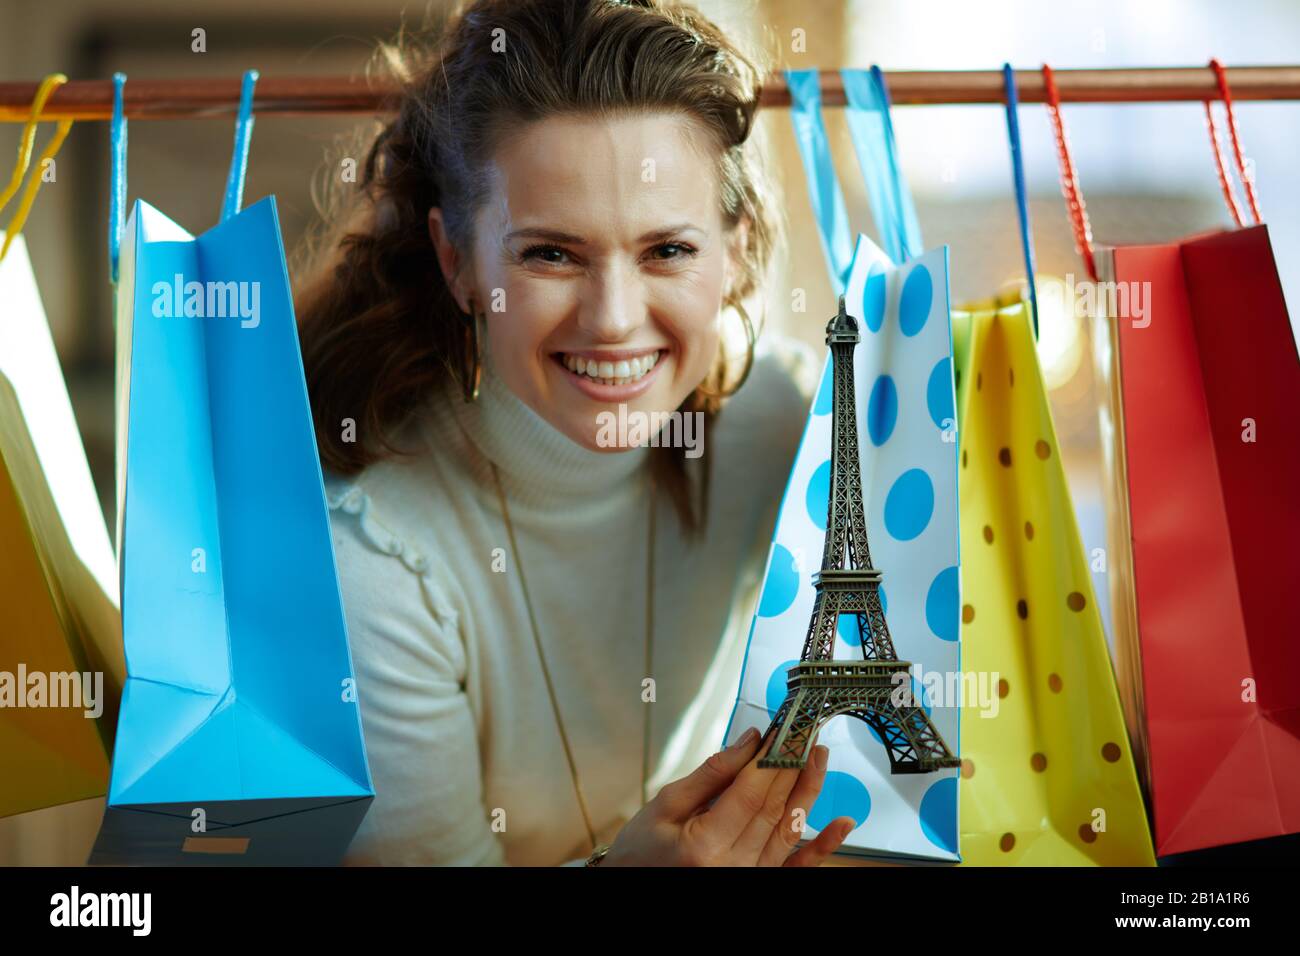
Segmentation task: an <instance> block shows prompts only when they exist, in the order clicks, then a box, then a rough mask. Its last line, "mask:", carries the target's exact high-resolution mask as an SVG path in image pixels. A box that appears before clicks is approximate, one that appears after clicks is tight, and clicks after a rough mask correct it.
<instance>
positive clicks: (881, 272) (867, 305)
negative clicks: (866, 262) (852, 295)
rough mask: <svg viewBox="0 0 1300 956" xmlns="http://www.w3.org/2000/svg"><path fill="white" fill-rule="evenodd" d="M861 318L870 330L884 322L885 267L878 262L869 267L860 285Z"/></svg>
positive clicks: (876, 330)
mask: <svg viewBox="0 0 1300 956" xmlns="http://www.w3.org/2000/svg"><path fill="white" fill-rule="evenodd" d="M862 320H863V321H864V322H866V324H867V328H868V329H870V330H871V331H872V332H879V331H880V327H881V326H882V325H884V323H885V269H884V267H883V266H882V265H880V263H876V264H875V265H873V266H872V267H871V272H869V273H868V274H867V281H866V284H865V285H864V286H863V287H862Z"/></svg>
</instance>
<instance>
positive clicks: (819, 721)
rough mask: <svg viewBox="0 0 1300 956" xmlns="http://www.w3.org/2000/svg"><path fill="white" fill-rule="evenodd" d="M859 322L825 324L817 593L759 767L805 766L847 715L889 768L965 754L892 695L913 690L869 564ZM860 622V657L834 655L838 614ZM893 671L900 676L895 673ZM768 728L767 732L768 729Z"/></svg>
mask: <svg viewBox="0 0 1300 956" xmlns="http://www.w3.org/2000/svg"><path fill="white" fill-rule="evenodd" d="M858 341H859V335H858V323H857V320H856V319H854V318H853V316H851V315H849V314H847V312H845V309H844V296H842V295H841V296H840V300H839V313H838V314H837V315H836V316H835V317H834V318H832V319H831V320H830V322H829V323H828V324H827V326H826V344H827V345H829V346H830V351H831V366H832V376H833V378H832V386H833V391H832V396H833V397H832V411H831V416H832V421H831V480H830V495H829V500H828V501H827V506H826V541H825V546H824V548H823V550H822V566H821V570H820V571H818V572H817V573H816V574H814V575H813V586H814V587H815V588H816V589H817V597H816V599H815V601H814V603H813V612H812V620H811V621H809V624H808V634H807V637H805V639H804V644H803V653H802V655H801V656H800V658H799V663H798V664H796V665H795V666H794V667H792V668H790V670H789V672H788V677H787V685H786V688H787V689H786V698H785V701H784V702H783V703H782V704H781V709H780V710H779V711H777V714H776V717H775V718H774V719H773V721H772V724H771V725H770V726H769V727H768V729H767V733H768V734H770V733H772V731H773V730H775V731H776V739H775V740H774V741H773V743H772V746H771V748H770V750H769V751H768V753H767V755H766V756H764V757H762V758H760V759H759V761H758V765H759V766H760V767H802V766H803V765H804V764H805V763H806V762H807V760H808V754H809V752H810V751H811V750H812V747H813V743H814V740H815V739H816V736H817V731H818V730H820V729H821V728H822V726H824V725H825V724H826V723H827V722H828V721H829V720H830V719H831V718H832V717H836V716H838V715H840V714H847V715H849V716H852V717H856V718H858V719H859V720H861V721H863V722H864V723H866V724H867V725H868V726H869V727H871V728H872V729H874V730H875V732H876V733H877V734H878V735H879V737H880V739H881V740H882V741H883V742H884V746H885V750H886V753H887V754H888V755H889V769H890V772H891V773H929V772H931V771H934V770H941V769H943V768H946V767H956V766H958V765H959V764H960V763H961V761H960V760H959V759H958V758H957V757H956V756H955V755H954V754H953V753H952V751H950V750H949V749H948V745H947V744H945V743H944V741H943V738H942V737H941V736H939V732H938V731H937V730H936V729H935V727H934V725H933V724H932V723H931V721H930V717H929V715H928V714H926V713H925V711H924V710H922V709H921V708H920V707H918V706H916V704H915V703H914V702H912V701H910V699H909V700H908V702H907V703H904V704H896V703H895V697H896V695H895V690H896V689H897V688H898V687H899V685H900V681H902V682H905V686H906V688H907V691H908V695H909V697H910V692H911V681H912V677H911V668H912V665H911V662H909V661H900V660H899V659H898V655H897V653H896V652H895V651H894V642H893V640H892V639H891V638H890V636H889V625H888V623H887V622H886V621H885V611H884V608H883V607H882V606H881V603H880V581H881V576H882V575H881V572H880V571H878V570H877V569H876V568H874V567H873V566H872V564H871V551H870V549H869V548H868V546H867V522H866V517H865V509H864V507H863V503H862V471H861V460H860V458H859V457H858V420H857V399H856V393H855V390H854V384H853V350H854V348H856V347H857V344H858ZM845 614H848V615H852V616H853V617H854V619H855V620H856V623H857V636H858V643H859V645H860V646H861V648H862V660H861V661H856V660H853V661H848V660H845V661H837V660H835V659H834V657H835V632H836V626H837V625H838V624H839V619H840V616H841V615H845ZM896 675H902V676H898V677H896ZM765 736H766V735H765Z"/></svg>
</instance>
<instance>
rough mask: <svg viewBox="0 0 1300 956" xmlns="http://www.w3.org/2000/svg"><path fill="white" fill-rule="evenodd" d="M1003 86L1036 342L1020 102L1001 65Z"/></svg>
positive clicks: (1006, 69) (1035, 302) (1011, 73)
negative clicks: (1005, 95)
mask: <svg viewBox="0 0 1300 956" xmlns="http://www.w3.org/2000/svg"><path fill="white" fill-rule="evenodd" d="M1002 82H1003V85H1004V86H1005V87H1006V92H1007V139H1008V140H1009V141H1010V143H1011V178H1012V180H1013V182H1014V183H1015V187H1016V212H1017V213H1018V214H1019V216H1020V246H1021V249H1022V251H1023V252H1024V255H1025V278H1026V281H1027V282H1028V283H1029V309H1030V312H1031V313H1032V314H1033V318H1034V338H1035V339H1037V338H1038V290H1037V289H1036V288H1035V287H1034V239H1033V236H1032V234H1031V233H1030V231H1029V202H1028V200H1027V199H1026V197H1025V164H1024V157H1023V156H1022V155H1021V150H1020V117H1019V114H1018V113H1017V108H1018V107H1019V105H1020V100H1019V97H1018V95H1017V92H1016V73H1015V71H1014V70H1013V69H1011V64H1010V63H1004V64H1002Z"/></svg>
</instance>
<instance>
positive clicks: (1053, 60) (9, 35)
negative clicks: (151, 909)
mask: <svg viewBox="0 0 1300 956" xmlns="http://www.w3.org/2000/svg"><path fill="white" fill-rule="evenodd" d="M697 5H698V6H699V7H701V8H702V9H703V10H705V11H706V12H707V13H709V14H710V15H711V16H713V17H715V18H716V19H717V20H719V21H720V22H721V23H723V24H724V25H725V26H726V27H728V28H729V29H730V30H732V31H735V32H736V33H738V34H743V35H748V36H750V37H751V38H752V39H753V40H754V41H756V42H758V43H761V44H762V45H763V46H764V47H765V48H766V49H768V50H770V51H772V53H773V54H774V55H775V56H776V57H778V63H777V66H778V68H792V69H806V68H814V67H815V68H820V69H838V68H842V67H868V66H870V65H872V64H873V63H874V64H878V65H879V66H881V67H882V68H883V69H884V70H886V71H889V70H958V69H995V68H999V67H1000V66H1001V64H1002V63H1003V62H1004V61H1010V62H1011V63H1012V65H1013V66H1015V67H1016V68H1018V69H1026V70H1032V69H1037V68H1039V67H1040V66H1041V65H1042V64H1043V63H1044V62H1046V63H1049V64H1051V65H1052V66H1053V67H1055V68H1058V69H1069V68H1086V67H1123V66H1131V67H1143V66H1198V65H1201V64H1204V63H1205V62H1206V61H1207V60H1208V59H1209V58H1210V57H1212V56H1217V57H1218V58H1219V59H1221V60H1222V61H1223V62H1224V64H1225V65H1226V66H1228V67H1229V68H1231V67H1234V66H1246V65H1284V64H1288V63H1294V62H1296V61H1297V59H1300V4H1298V3H1296V2H1294V0H1236V2H1234V3H1230V4H1225V3H1222V2H1216V0H1178V2H1174V0H1143V2H1141V3H1133V2H1128V0H1087V2H1082V0H1067V2H1057V3H1051V4H1045V3H1041V2H1033V0H984V2H983V3H980V4H971V3H965V2H957V0H801V2H799V3H797V4H796V3H790V2H782V0H699V2H698V4H697ZM440 6H442V4H440V3H439V2H436V0H435V2H433V3H429V4H427V5H426V4H425V3H422V2H401V0H367V2H366V3H364V4H360V3H356V2H354V0H197V2H184V3H172V4H167V5H166V6H162V5H159V4H156V3H153V2H150V0H111V2H110V0H60V2H58V3H52V2H50V0H0V81H27V82H32V81H36V80H38V79H40V78H41V77H42V76H44V75H45V74H47V73H50V72H55V71H60V72H63V73H66V74H67V75H68V76H69V78H71V79H106V78H108V77H110V76H111V74H112V73H113V72H114V71H116V70H121V71H123V72H125V73H127V74H128V76H129V77H131V78H138V79H142V78H166V77H198V76H223V77H231V76H236V75H238V74H239V73H240V72H242V71H243V70H245V69H247V68H250V67H256V68H257V69H259V70H260V71H261V73H262V75H263V76H264V77H267V76H273V75H279V76H283V75H336V74H359V73H360V72H361V71H362V70H363V69H364V67H365V65H366V62H367V60H368V59H369V57H370V55H371V53H372V51H373V49H374V45H375V43H376V41H377V40H380V39H387V38H391V37H392V36H393V35H394V34H395V33H396V32H397V30H398V28H399V27H400V26H401V25H402V24H403V23H406V24H407V25H408V26H418V25H420V23H421V22H422V21H423V20H424V19H425V17H426V16H427V15H428V14H429V12H430V11H432V12H433V13H434V14H435V15H436V12H437V10H438V8H439V7H440ZM197 27H202V28H203V29H204V30H205V31H206V34H207V51H206V52H204V53H194V52H191V31H192V30H194V29H195V28H197ZM796 28H801V29H802V30H803V31H804V34H805V36H806V50H805V51H804V52H793V51H792V50H791V43H790V37H791V32H792V31H793V30H795V29H796ZM128 83H129V80H128ZM1236 112H1237V117H1238V123H1239V127H1240V132H1241V137H1242V143H1243V145H1244V147H1245V151H1246V154H1247V156H1249V157H1250V158H1251V159H1253V160H1254V164H1255V168H1256V178H1257V182H1258V187H1259V195H1260V203H1261V207H1262V210H1263V213H1264V216H1265V219H1266V221H1267V222H1268V224H1269V227H1270V234H1271V237H1272V241H1273V247H1274V253H1275V256H1276V259H1277V263H1278V268H1279V271H1280V273H1281V278H1282V284H1283V287H1284V290H1285V293H1286V296H1287V300H1288V302H1289V303H1290V305H1291V310H1290V311H1291V316H1292V324H1293V329H1295V328H1297V327H1298V326H1300V320H1297V316H1296V310H1295V305H1296V303H1297V301H1300V300H1298V298H1297V297H1298V296H1300V178H1298V177H1296V175H1295V153H1296V144H1297V133H1298V132H1300V103H1294V102H1281V103H1253V102H1252V103H1239V104H1238V105H1237V107H1236ZM1063 113H1064V116H1065V120H1066V123H1067V125H1068V128H1069V133H1070V142H1071V145H1072V147H1073V151H1074V158H1075V162H1076V165H1077V167H1078V171H1079V177H1080V181H1081V185H1082V188H1083V192H1084V195H1085V197H1086V200H1087V205H1088V211H1089V213H1090V214H1091V218H1092V225H1093V232H1094V235H1095V237H1096V239H1097V241H1098V242H1099V243H1105V242H1107V241H1108V240H1111V241H1116V242H1121V241H1122V242H1143V241H1161V240H1169V239H1173V238H1176V237H1179V236H1182V235H1185V234H1188V233H1192V232H1196V231H1200V230H1207V229H1212V228H1217V227H1223V226H1227V225H1229V224H1230V220H1229V218H1228V215H1227V211H1226V209H1225V206H1224V202H1223V198H1222V195H1221V193H1220V190H1219V185H1218V181H1217V178H1216V173H1215V168H1214V164H1213V160H1212V154H1211V151H1210V146H1209V139H1208V136H1207V133H1206V128H1205V120H1204V112H1203V109H1202V107H1201V105H1200V104H1199V103H1177V104H1155V105H1147V104H1121V105H1114V106H1108V105H1092V104H1079V105H1067V106H1066V107H1064V109H1063ZM826 119H827V126H828V130H829V133H830V135H831V137H832V149H833V151H834V153H835V156H836V161H837V166H838V168H839V172H840V179H841V183H842V185H843V187H844V189H845V192H846V199H847V201H848V207H849V213H850V222H851V224H852V226H853V228H854V229H855V230H856V231H861V232H865V233H867V234H868V235H870V236H873V238H874V237H875V229H874V225H873V223H872V220H871V217H870V211H869V209H868V207H867V204H866V199H865V195H864V190H863V186H862V181H861V177H860V175H859V172H858V168H857V164H856V160H855V158H854V155H853V148H852V145H851V142H850V140H849V136H848V132H847V128H846V125H845V123H844V121H843V118H842V111H840V110H838V109H836V108H828V109H827V110H826ZM1020 122H1021V136H1022V139H1023V143H1024V152H1025V163H1026V175H1027V178H1028V185H1029V192H1030V196H1031V201H1030V214H1031V218H1032V223H1033V232H1034V242H1035V246H1036V251H1037V259H1038V270H1039V276H1040V281H1051V280H1052V278H1053V277H1056V278H1060V277H1064V276H1065V275H1067V274H1073V275H1074V276H1075V277H1076V278H1079V279H1082V277H1083V276H1084V270H1083V267H1082V264H1081V262H1080V261H1079V259H1078V256H1077V255H1076V253H1075V251H1074V248H1073V240H1072V234H1071V230H1070V226H1069V223H1068V221H1067V218H1066V211H1065V206H1064V202H1063V200H1062V198H1061V194H1060V187H1059V185H1058V176H1057V160H1056V152H1055V145H1054V141H1053V139H1052V134H1051V128H1050V124H1049V121H1048V118H1047V113H1046V111H1045V110H1044V108H1043V107H1042V106H1040V105H1028V106H1023V107H1022V108H1021V110H1020ZM760 123H761V135H763V136H764V137H765V138H766V141H767V143H768V146H769V149H770V165H771V168H772V171H773V175H774V178H775V179H776V180H777V181H778V183H779V185H780V186H781V188H782V189H783V191H784V193H785V213H786V216H787V218H788V221H789V236H788V243H787V245H786V247H785V248H784V249H782V250H780V252H779V258H780V261H779V264H778V270H777V272H776V274H775V277H774V281H773V282H772V284H771V285H770V287H769V289H768V290H767V294H766V297H767V301H766V303H764V304H759V305H758V308H759V309H760V311H761V309H762V308H763V306H764V305H765V306H766V313H767V316H768V327H769V328H772V329H776V330H779V331H782V332H786V333H789V334H793V335H797V336H800V337H802V338H804V339H805V340H807V341H808V342H810V343H812V344H813V345H815V346H816V347H817V348H818V349H819V350H820V349H824V344H823V342H822V335H823V330H824V327H825V322H826V319H827V318H828V317H829V316H830V315H831V314H832V313H833V312H834V310H835V309H834V305H835V304H834V298H833V295H832V292H831V289H830V286H829V283H828V280H827V278H826V267H825V264H824V261H823V258H822V252H821V247H820V243H819V239H818V236H817V231H816V227H815V224H814V220H813V216H812V211H811V209H810V207H809V203H808V194H807V188H806V184H805V179H804V173H803V167H802V165H801V162H800V159H799V154H798V150H797V147H796V145H795V141H794V137H793V135H792V133H791V129H790V119H789V113H788V111H787V110H784V109H773V110H769V111H766V112H765V113H763V114H762V116H761V120H760ZM373 125H374V118H372V117H357V116H334V117H330V116H315V117H306V118H285V117H265V118H262V119H259V120H258V121H257V123H256V126H255V129H254V132H253V137H252V150H251V157H250V163H249V170H248V180H247V186H246V190H245V200H246V202H252V201H254V200H256V199H259V198H261V197H262V196H264V195H267V194H275V195H276V197H277V203H278V208H279V213H280V219H281V225H282V227H283V231H284V240H285V245H286V248H287V249H289V250H292V249H293V248H294V247H295V245H296V244H297V243H298V241H299V240H300V238H301V237H302V235H303V233H304V231H305V230H306V229H307V228H309V227H310V225H311V224H312V222H313V219H314V216H315V210H314V208H313V203H312V198H311V188H310V184H311V182H312V180H313V178H314V177H315V176H317V175H318V174H319V173H320V172H321V169H322V164H323V163H324V160H325V154H326V150H327V148H329V147H330V146H331V144H333V143H334V142H335V141H336V140H337V139H338V138H339V137H340V136H344V135H346V134H349V133H352V132H354V131H356V130H357V129H358V128H370V127H373ZM894 126H895V131H896V135H897V139H898V144H899V150H900V153H901V156H902V160H903V164H904V172H905V175H906V177H907V178H908V180H909V181H910V184H911V186H912V189H913V191H914V193H915V195H916V200H917V205H918V215H919V218H920V223H921V229H922V234H923V236H924V238H925V241H926V245H927V246H935V245H940V244H947V245H948V246H949V247H950V261H951V265H952V296H953V302H954V304H960V303H962V302H964V301H967V300H969V299H973V298H984V297H986V296H988V295H989V294H991V293H992V292H994V291H995V290H996V289H997V288H998V287H999V286H1001V285H1002V284H1003V283H1005V282H1007V281H1009V280H1015V279H1017V278H1019V277H1021V276H1022V275H1023V271H1024V270H1023V263H1022V259H1021V251H1020V245H1019V239H1018V234H1017V226H1016V218H1015V204H1014V196H1013V193H1012V188H1011V172H1010V160H1009V156H1008V151H1007V141H1006V127H1005V121H1004V116H1003V109H1002V107H1001V106H997V105H989V106H920V107H910V106H909V107H898V108H897V109H895V111H894ZM19 129H20V127H19V125H18V124H7V123H6V124H0V157H11V156H13V155H14V152H15V150H16V147H17V143H18V133H19ZM50 129H52V125H50V124H47V125H46V126H44V127H43V132H42V133H41V135H40V137H39V138H38V147H37V148H38V149H39V148H40V144H42V143H43V142H44V141H45V137H47V136H48V135H49V130H50ZM232 131H233V123H232V122H231V121H230V120H229V119H223V120H167V121H133V122H132V123H131V125H130V153H129V167H128V201H129V202H130V201H134V199H136V198H137V197H141V198H147V199H148V200H149V202H151V203H152V204H154V205H156V206H157V207H158V208H160V209H162V210H164V211H166V212H167V214H168V215H169V216H171V217H172V218H173V219H175V220H176V221H177V222H179V223H180V224H182V225H183V226H185V227H186V228H187V229H189V230H190V231H192V232H195V233H197V232H201V231H203V230H204V229H206V228H208V227H209V226H211V225H212V224H214V223H215V222H216V220H217V216H218V212H219V207H220V204H221V196H222V191H223V188H224V183H225V176H226V170H227V165H228V163H229V159H230V149H231V141H232ZM358 158H359V156H358ZM6 168H8V167H6ZM108 175H109V159H108V124H107V123H103V122H84V123H78V124H76V125H74V127H73V130H72V132H71V134H70V136H69V138H68V140H67V142H66V143H65V145H64V147H63V149H62V151H61V152H60V154H59V156H58V166H57V180H56V181H54V182H51V183H48V184H46V185H45V186H44V187H43V189H42V191H41V194H40V196H39V198H38V200H37V203H36V206H35V208H34V210H33V212H32V215H31V218H30V220H29V221H28V223H27V226H26V228H25V229H24V235H25V237H26V240H27V244H28V247H29V250H30V254H31V259H32V262H33V267H34V270H35V273H36V278H37V282H38V285H39V287H40V291H41V295H42V298H43V300H44V303H45V308H46V312H47V314H48V316H49V320H50V323H51V325H52V327H53V329H54V333H55V338H56V342H57V345H58V348H59V352H60V356H61V359H62V361H63V365H64V372H65V375H66V377H67V380H68V386H69V389H70V391H71V394H72V399H73V404H74V406H75V409H76V414H77V418H78V423H79V425H80V428H81V432H82V437H83V440H84V443H85V446H86V451H87V455H88V457H89V459H90V462H91V466H92V469H93V471H94V475H95V480H96V485H97V488H98V490H99V493H100V498H101V502H102V503H103V505H104V508H105V515H106V518H107V520H108V523H109V526H110V528H111V527H112V525H113V514H112V507H113V506H112V499H113V467H112V458H113V420H112V416H113V356H112V341H113V320H112V303H111V297H110V286H109V283H108V276H107V266H106V239H105V235H106V223H107V211H108ZM795 288H802V289H805V290H806V294H807V297H808V311H807V312H806V313H803V314H791V313H790V309H789V305H790V302H791V291H792V290H793V289H795ZM1040 295H1041V292H1040ZM1044 298H1050V297H1044ZM3 308H4V303H0V317H2V315H3ZM751 314H756V313H751ZM1087 336H1088V330H1087V328H1086V327H1085V324H1084V323H1083V322H1081V321H1080V320H1076V319H1074V318H1073V316H1072V315H1067V314H1065V312H1064V311H1061V310H1057V311H1056V312H1055V313H1053V311H1052V310H1051V309H1047V308H1045V309H1044V311H1043V313H1042V335H1041V340H1040V355H1041V357H1042V361H1043V364H1044V368H1045V371H1046V373H1047V376H1048V380H1049V384H1050V386H1051V400H1052V404H1053V411H1054V414H1055V419H1056V427H1057V432H1058V436H1059V440H1060V445H1061V449H1062V458H1063V460H1064V462H1065V465H1066V468H1067V473H1068V476H1069V480H1070V483H1071V490H1072V493H1073V496H1074V503H1075V507H1076V510H1077V512H1078V517H1079V522H1080V529H1081V531H1082V534H1083V538H1084V545H1085V548H1087V549H1088V550H1089V551H1091V550H1092V549H1093V548H1097V547H1102V546H1104V544H1105V520H1104V510H1103V507H1102V504H1103V500H1102V490H1101V489H1102V478H1103V466H1102V457H1101V455H1102V449H1101V446H1100V441H1099V433H1098V415H1097V407H1098V401H1099V392H1098V384H1097V382H1096V381H1095V380H1094V376H1093V373H1092V369H1091V363H1090V361H1089V358H1088V356H1089V353H1090V346H1089V343H1088V341H1087ZM1104 577H1105V576H1104V572H1097V579H1096V581H1095V582H1094V583H1095V585H1096V594H1097V599H1098V602H1099V604H1100V606H1101V609H1102V612H1103V618H1104V619H1105V620H1106V622H1107V628H1108V634H1109V633H1112V632H1111V629H1110V622H1109V596H1108V584H1107V582H1106V581H1105V579H1104ZM2 615H3V609H0V616H2ZM101 809H102V800H101V801H88V802H86V803H83V804H77V805H73V806H71V807H63V808H56V809H54V810H48V811H41V812H39V813H33V814H26V815H24V816H22V817H15V818H11V819H7V820H0V865H3V864H15V863H17V864H22V863H61V864H79V863H82V862H84V858H85V851H86V848H88V847H89V845H90V843H91V842H92V841H93V837H94V833H95V830H96V828H97V826H98V822H99V814H100V812H101Z"/></svg>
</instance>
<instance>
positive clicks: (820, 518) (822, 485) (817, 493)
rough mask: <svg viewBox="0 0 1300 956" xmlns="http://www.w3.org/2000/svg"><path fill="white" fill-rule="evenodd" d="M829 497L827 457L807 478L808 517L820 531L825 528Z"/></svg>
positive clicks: (829, 464)
mask: <svg viewBox="0 0 1300 956" xmlns="http://www.w3.org/2000/svg"><path fill="white" fill-rule="evenodd" d="M830 498H831V460H830V459H829V458H827V459H826V460H825V461H824V462H822V463H821V466H820V467H819V468H818V469H817V470H816V471H814V472H813V475H812V477H811V478H810V479H808V494H807V495H805V500H806V501H807V504H808V517H809V518H811V519H812V523H813V524H815V525H816V526H817V527H818V528H820V529H821V530H822V531H825V530H826V509H827V508H828V507H829V506H830Z"/></svg>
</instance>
